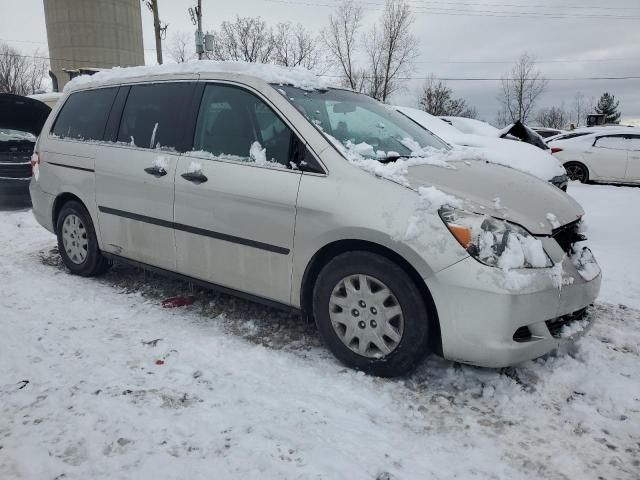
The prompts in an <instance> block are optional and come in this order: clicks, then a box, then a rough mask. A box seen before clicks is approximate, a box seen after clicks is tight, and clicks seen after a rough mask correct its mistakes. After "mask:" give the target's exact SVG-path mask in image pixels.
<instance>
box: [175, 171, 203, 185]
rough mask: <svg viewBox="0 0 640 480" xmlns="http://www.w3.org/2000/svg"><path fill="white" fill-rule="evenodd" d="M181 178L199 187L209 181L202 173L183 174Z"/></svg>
mask: <svg viewBox="0 0 640 480" xmlns="http://www.w3.org/2000/svg"><path fill="white" fill-rule="evenodd" d="M180 176H181V177H182V178H184V179H185V180H188V181H190V182H192V183H195V184H196V185H199V184H201V183H204V182H206V181H207V180H209V179H208V178H207V177H206V175H204V174H203V173H202V172H187V173H183V174H182V175H180Z"/></svg>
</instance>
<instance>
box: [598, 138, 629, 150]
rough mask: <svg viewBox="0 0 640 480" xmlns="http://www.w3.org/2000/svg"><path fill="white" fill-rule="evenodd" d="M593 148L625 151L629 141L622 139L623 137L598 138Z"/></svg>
mask: <svg viewBox="0 0 640 480" xmlns="http://www.w3.org/2000/svg"><path fill="white" fill-rule="evenodd" d="M595 146H596V147H600V148H609V149H611V150H626V149H627V148H628V146H629V141H628V140H627V139H626V138H625V137H624V135H612V136H610V137H598V139H597V140H596V144H595Z"/></svg>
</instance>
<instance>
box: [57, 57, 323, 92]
mask: <svg viewBox="0 0 640 480" xmlns="http://www.w3.org/2000/svg"><path fill="white" fill-rule="evenodd" d="M197 73H203V74H205V73H239V74H244V75H251V76H253V77H257V78H261V79H262V80H264V81H265V82H268V83H282V84H287V85H294V86H296V87H299V88H301V89H304V90H312V89H322V88H327V87H328V86H329V81H328V80H327V79H326V77H319V76H318V75H316V74H315V73H313V72H311V71H309V70H307V69H306V68H302V67H281V66H278V65H265V64H262V63H248V62H216V61H213V60H199V61H197V62H185V63H174V64H165V65H149V66H139V67H124V68H123V67H114V68H111V69H109V70H101V71H100V72H98V73H95V74H93V75H81V76H79V77H76V78H74V79H73V80H71V81H70V82H69V83H67V84H66V85H65V87H64V91H65V92H68V91H71V90H76V89H78V88H86V87H94V86H98V85H101V84H104V83H108V82H114V81H118V80H126V79H135V78H139V77H145V76H148V75H169V74H174V75H179V74H183V75H185V74H197Z"/></svg>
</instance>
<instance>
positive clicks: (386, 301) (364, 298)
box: [313, 252, 430, 377]
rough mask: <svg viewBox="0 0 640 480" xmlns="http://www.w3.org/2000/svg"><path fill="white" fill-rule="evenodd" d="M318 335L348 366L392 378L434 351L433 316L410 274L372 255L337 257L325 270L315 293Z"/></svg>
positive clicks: (386, 260) (365, 253)
mask: <svg viewBox="0 0 640 480" xmlns="http://www.w3.org/2000/svg"><path fill="white" fill-rule="evenodd" d="M313 314H314V317H315V321H316V325H317V326H318V331H319V332H320V335H321V337H322V339H323V341H324V343H325V344H326V345H327V346H328V347H329V349H330V350H331V351H332V352H333V354H334V355H335V356H336V357H337V358H338V359H339V360H341V361H342V362H343V363H344V364H345V365H347V366H349V367H352V368H356V369H358V370H363V371H365V372H367V373H371V374H373V375H379V376H384V377H392V376H397V375H402V374H404V373H406V372H408V371H409V370H411V369H412V368H413V367H414V366H415V364H416V363H417V362H418V361H419V360H421V359H422V358H423V357H424V356H425V355H426V354H427V353H428V351H429V342H428V340H429V332H430V329H429V312H428V310H427V307H426V305H425V301H424V299H423V297H422V295H421V294H420V291H419V290H418V288H417V286H416V285H415V284H414V282H413V280H412V279H411V278H410V277H409V275H407V273H406V272H405V271H404V270H403V269H402V268H400V267H399V266H398V265H396V264H395V263H393V262H392V261H390V260H388V259H387V258H385V257H383V256H380V255H377V254H374V253H370V252H347V253H343V254H341V255H338V256H337V257H335V258H334V259H333V260H331V261H330V262H329V263H328V264H327V265H325V266H324V268H323V269H322V270H321V272H320V274H319V275H318V278H317V280H316V284H315V287H314V291H313Z"/></svg>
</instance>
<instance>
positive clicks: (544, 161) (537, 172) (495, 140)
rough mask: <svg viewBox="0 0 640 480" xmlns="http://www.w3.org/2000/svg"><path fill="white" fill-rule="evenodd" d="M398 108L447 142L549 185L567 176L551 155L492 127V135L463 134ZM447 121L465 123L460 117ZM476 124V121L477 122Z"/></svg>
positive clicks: (412, 110)
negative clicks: (501, 136)
mask: <svg viewBox="0 0 640 480" xmlns="http://www.w3.org/2000/svg"><path fill="white" fill-rule="evenodd" d="M395 108H396V109H397V110H398V111H399V112H400V113H402V114H404V115H406V116H407V117H409V118H410V119H411V120H413V121H414V122H416V123H417V124H418V125H421V126H422V127H423V128H426V129H427V130H429V131H430V132H432V133H434V134H435V135H437V136H438V137H440V138H441V139H442V140H444V141H445V142H448V143H451V144H453V145H460V146H464V147H473V148H474V149H476V150H477V151H479V152H481V153H482V154H483V155H484V156H485V158H486V159H487V160H488V161H489V162H491V163H497V164H499V165H504V166H506V167H511V168H515V169H516V170H520V171H521V172H525V173H529V174H531V175H534V176H536V177H538V178H540V179H541V180H545V181H547V182H548V181H550V180H551V179H552V178H553V177H557V176H560V175H566V171H565V169H564V167H563V166H562V165H561V164H560V162H559V161H558V159H557V158H555V157H553V156H552V155H551V154H550V153H548V152H545V151H544V150H541V149H539V148H536V147H534V146H532V145H529V144H527V143H523V142H518V141H514V140H507V139H504V138H500V135H501V132H500V131H499V130H498V129H496V128H494V127H491V126H490V125H487V128H489V127H490V128H493V129H494V130H495V134H494V135H492V136H486V135H476V134H472V133H462V132H461V131H459V130H458V129H456V128H454V127H453V126H451V125H449V124H448V123H446V122H445V121H443V120H442V119H440V118H438V117H435V116H433V115H430V114H428V113H427V112H424V111H422V110H418V109H416V108H410V107H395ZM447 118H452V119H453V120H456V121H462V120H461V119H458V118H457V117H447ZM474 122H477V121H476V120H474ZM477 123H481V122H477Z"/></svg>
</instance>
